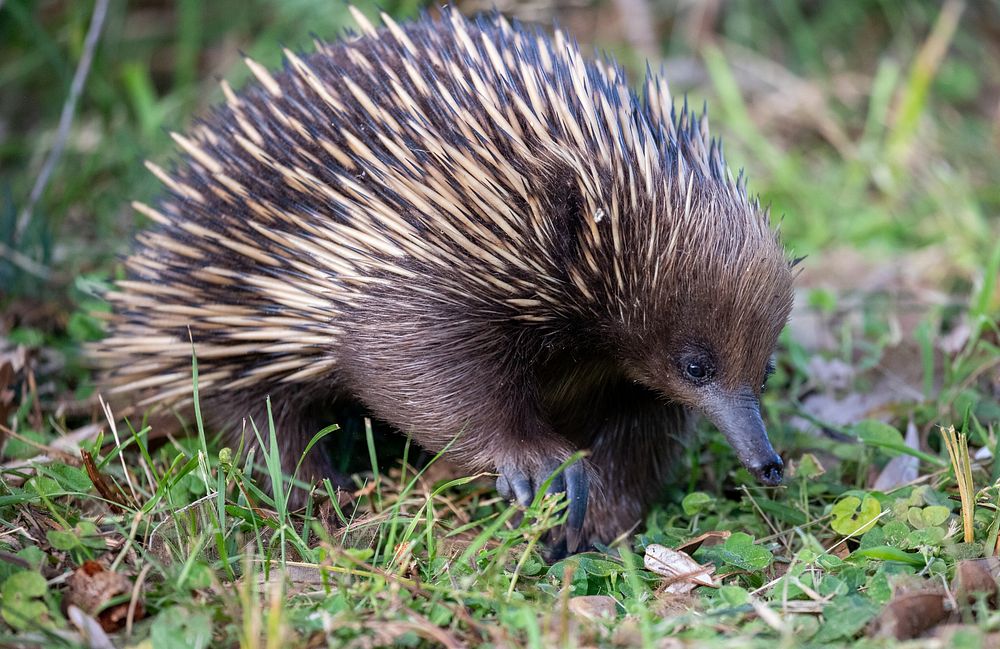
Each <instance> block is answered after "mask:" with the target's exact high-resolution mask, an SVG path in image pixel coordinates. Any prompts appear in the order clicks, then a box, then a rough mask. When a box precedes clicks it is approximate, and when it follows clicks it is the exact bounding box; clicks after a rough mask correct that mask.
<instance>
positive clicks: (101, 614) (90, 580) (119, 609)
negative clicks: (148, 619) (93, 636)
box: [63, 561, 143, 632]
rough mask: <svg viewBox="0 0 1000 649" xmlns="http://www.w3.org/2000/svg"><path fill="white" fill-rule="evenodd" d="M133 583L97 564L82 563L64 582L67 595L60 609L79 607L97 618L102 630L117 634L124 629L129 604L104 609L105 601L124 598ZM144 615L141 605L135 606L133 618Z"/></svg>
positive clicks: (91, 562) (88, 614)
mask: <svg viewBox="0 0 1000 649" xmlns="http://www.w3.org/2000/svg"><path fill="white" fill-rule="evenodd" d="M131 590H132V583H131V582H130V581H129V580H128V578H127V577H125V576H124V575H121V574H118V573H117V572H112V571H110V570H107V569H106V568H105V567H104V566H103V565H101V564H100V563H98V562H97V561H85V562H84V563H83V565H81V566H80V567H79V568H77V569H76V570H75V571H74V572H73V574H72V575H70V576H69V579H67V580H66V594H65V596H64V597H63V608H64V610H67V611H68V610H69V607H70V606H76V607H78V608H79V609H80V610H81V611H82V612H83V613H84V614H85V615H87V616H90V617H96V618H97V621H98V622H99V623H100V624H101V628H103V629H104V630H105V631H109V632H111V631H117V630H119V629H121V628H122V627H124V626H125V620H126V617H127V616H128V602H121V603H118V604H115V605H113V606H110V607H107V608H105V607H106V606H107V604H108V602H110V601H111V600H112V599H114V598H116V597H118V596H120V595H127V594H129V593H130V592H131ZM142 616H143V609H142V604H141V603H138V605H137V606H136V613H135V618H136V619H139V618H141V617H142Z"/></svg>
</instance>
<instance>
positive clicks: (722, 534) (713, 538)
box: [677, 530, 732, 554]
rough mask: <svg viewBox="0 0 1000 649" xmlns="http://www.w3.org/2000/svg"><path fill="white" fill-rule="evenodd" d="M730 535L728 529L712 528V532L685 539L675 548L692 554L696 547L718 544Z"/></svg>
mask: <svg viewBox="0 0 1000 649" xmlns="http://www.w3.org/2000/svg"><path fill="white" fill-rule="evenodd" d="M731 535H732V532H730V531H729V530H714V531H712V532H705V533H704V534H702V535H700V536H696V537H694V538H693V539H691V540H690V541H685V542H684V543H681V544H680V545H678V546H677V549H678V550H680V551H681V552H684V553H686V554H694V553H695V552H697V551H698V548H700V547H701V546H703V545H704V546H705V547H706V548H710V547H712V546H713V545H719V544H721V543H724V542H725V540H726V539H728V538H729V537H730V536H731Z"/></svg>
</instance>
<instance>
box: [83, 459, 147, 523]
mask: <svg viewBox="0 0 1000 649" xmlns="http://www.w3.org/2000/svg"><path fill="white" fill-rule="evenodd" d="M80 457H81V458H83V468H84V469H86V470H87V475H88V476H89V477H90V481H91V482H93V483H94V487H95V488H96V489H97V493H99V494H101V498H104V499H105V500H107V501H108V503H109V504H110V506H111V509H113V510H115V511H117V512H124V511H125V508H126V507H130V506H134V505H131V504H130V501H131V500H132V499H131V498H129V497H128V496H127V495H126V494H124V493H122V490H121V489H114V488H112V487H111V485H109V484H108V481H107V480H105V479H104V475H103V474H102V473H101V471H100V469H98V468H97V464H95V463H94V456H93V455H91V454H90V451H87V450H86V449H82V448H81V449H80Z"/></svg>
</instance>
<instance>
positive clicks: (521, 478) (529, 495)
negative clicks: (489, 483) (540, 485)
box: [497, 467, 535, 507]
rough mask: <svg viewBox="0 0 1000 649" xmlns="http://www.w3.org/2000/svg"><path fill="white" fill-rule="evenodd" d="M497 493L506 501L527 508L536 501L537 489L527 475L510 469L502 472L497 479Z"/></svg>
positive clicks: (512, 468) (518, 470) (516, 469)
mask: <svg viewBox="0 0 1000 649" xmlns="http://www.w3.org/2000/svg"><path fill="white" fill-rule="evenodd" d="M497 493H498V494H500V497H501V498H504V499H505V500H514V501H516V502H517V504H519V505H521V506H523V507H527V506H528V505H530V504H531V501H532V500H534V499H535V489H534V488H533V487H532V486H531V481H530V480H529V479H528V476H527V474H525V473H524V471H521V470H520V469H518V468H515V467H510V468H508V469H506V470H503V469H502V470H501V471H500V477H498V478H497Z"/></svg>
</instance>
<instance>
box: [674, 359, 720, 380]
mask: <svg viewBox="0 0 1000 649" xmlns="http://www.w3.org/2000/svg"><path fill="white" fill-rule="evenodd" d="M681 367H682V368H683V370H684V376H685V377H686V378H687V379H688V380H689V381H691V382H692V383H697V384H701V383H706V382H708V381H710V380H711V379H712V376H713V375H714V374H715V366H714V365H713V364H712V360H711V359H710V358H709V357H708V356H707V355H703V354H698V355H696V356H692V357H688V358H687V359H685V360H684V361H683V362H682V364H681Z"/></svg>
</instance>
